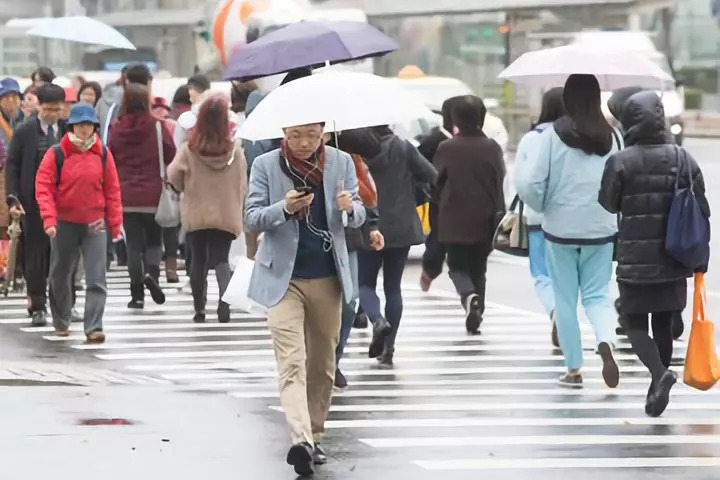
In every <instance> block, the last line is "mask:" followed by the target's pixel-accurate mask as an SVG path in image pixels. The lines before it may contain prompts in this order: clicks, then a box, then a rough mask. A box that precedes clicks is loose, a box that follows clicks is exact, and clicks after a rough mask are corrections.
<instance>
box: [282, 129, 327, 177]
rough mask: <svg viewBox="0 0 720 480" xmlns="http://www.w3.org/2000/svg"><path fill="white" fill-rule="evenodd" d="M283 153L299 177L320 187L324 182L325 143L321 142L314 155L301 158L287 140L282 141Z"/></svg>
mask: <svg viewBox="0 0 720 480" xmlns="http://www.w3.org/2000/svg"><path fill="white" fill-rule="evenodd" d="M282 153H283V155H284V156H285V158H286V159H287V161H288V163H289V164H290V169H291V170H292V172H293V173H294V174H295V175H297V176H298V177H300V178H302V179H303V180H305V183H306V184H307V185H308V186H310V187H313V188H315V187H319V186H321V185H322V184H323V169H324V168H325V144H324V143H321V144H320V147H318V149H317V150H316V151H315V153H314V154H313V156H312V157H310V158H308V159H307V160H301V159H299V158H297V157H295V156H294V155H293V153H292V152H291V151H290V149H289V148H288V144H287V141H285V140H283V142H282Z"/></svg>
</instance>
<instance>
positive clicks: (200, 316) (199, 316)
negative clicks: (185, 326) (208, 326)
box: [193, 311, 205, 323]
mask: <svg viewBox="0 0 720 480" xmlns="http://www.w3.org/2000/svg"><path fill="white" fill-rule="evenodd" d="M193 322H195V323H205V312H204V311H202V312H195V316H193Z"/></svg>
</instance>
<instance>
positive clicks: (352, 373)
mask: <svg viewBox="0 0 720 480" xmlns="http://www.w3.org/2000/svg"><path fill="white" fill-rule="evenodd" d="M126 369H128V370H133V371H146V372H151V371H155V372H156V373H158V374H160V375H161V376H162V377H163V378H165V379H167V380H191V379H203V380H209V379H215V380H217V379H257V378H277V372H276V371H275V369H274V368H266V369H265V370H262V369H259V370H258V371H253V372H237V371H235V372H232V371H229V372H214V371H213V370H218V369H219V367H216V364H207V363H186V364H182V365H178V366H173V365H167V364H165V365H127V366H126ZM565 371H567V370H566V368H565V367H564V366H561V365H553V366H546V367H538V366H527V367H500V366H497V367H453V368H412V369H410V368H395V369H393V370H385V369H379V368H365V369H347V368H343V370H342V372H343V374H344V375H345V376H346V377H351V378H352V377H392V378H395V377H410V376H417V377H421V376H442V375H452V376H455V375H492V374H512V375H523V374H534V373H542V374H558V373H564V372H565ZM601 371H602V367H601V366H597V367H596V366H593V365H589V366H585V367H583V372H585V373H600V372H601ZM163 372H184V373H163ZM620 372H621V373H622V374H634V373H641V374H644V376H645V378H646V382H649V380H647V369H646V368H645V367H642V366H638V365H629V366H621V367H620Z"/></svg>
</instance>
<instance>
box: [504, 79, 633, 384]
mask: <svg viewBox="0 0 720 480" xmlns="http://www.w3.org/2000/svg"><path fill="white" fill-rule="evenodd" d="M563 103H564V105H565V110H566V111H567V115H566V116H563V117H561V118H559V119H557V120H556V121H555V122H553V125H552V128H547V129H546V130H545V131H544V132H543V133H542V134H540V137H539V139H538V141H537V153H536V155H535V158H534V160H533V161H532V162H529V163H530V164H529V165H528V168H527V170H526V171H524V172H522V171H518V178H517V179H516V184H517V187H518V194H519V195H520V198H521V199H522V200H523V201H525V202H526V203H527V204H528V205H529V206H530V207H531V208H532V209H534V210H536V211H538V212H540V213H542V214H543V215H544V217H543V221H542V229H543V232H544V234H545V239H546V240H547V246H546V253H547V260H548V267H549V270H550V277H551V279H552V284H553V290H554V292H555V312H556V315H555V317H556V318H555V321H556V324H557V329H558V337H559V341H560V342H559V343H560V348H561V349H562V352H563V355H564V357H565V365H566V367H567V373H566V374H565V375H563V376H562V377H560V379H559V383H560V385H561V386H564V387H570V388H580V387H582V374H581V372H580V369H581V367H582V365H583V349H582V342H581V337H580V325H579V323H578V316H577V302H578V295H580V296H581V299H582V304H583V306H584V308H585V312H586V314H587V316H588V318H589V320H590V323H591V324H592V326H593V329H594V331H595V338H596V340H597V349H598V352H599V354H600V357H601V359H602V363H603V368H602V374H603V378H604V380H605V383H606V384H607V386H608V387H610V388H615V387H617V385H618V383H619V381H620V372H619V369H618V366H617V363H616V362H615V359H614V357H613V345H614V343H615V322H616V314H615V311H614V308H613V305H612V299H611V298H610V280H611V278H612V258H613V244H614V240H615V236H616V234H617V219H616V218H615V215H613V214H611V213H609V212H607V211H606V210H605V209H603V208H602V206H600V204H599V203H598V191H599V189H600V180H601V178H602V174H603V169H604V167H605V162H606V161H607V159H608V157H609V156H610V155H611V154H613V153H615V152H618V151H619V150H621V149H622V142H621V140H620V138H619V135H617V132H615V131H614V130H613V129H612V128H611V127H610V125H609V124H608V122H607V120H605V116H604V115H603V112H602V108H601V106H600V85H599V84H598V81H597V79H596V78H595V77H594V76H592V75H571V76H570V77H569V78H568V80H567V82H566V84H565V89H564V92H563Z"/></svg>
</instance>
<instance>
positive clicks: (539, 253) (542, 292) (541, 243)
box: [528, 230, 555, 315]
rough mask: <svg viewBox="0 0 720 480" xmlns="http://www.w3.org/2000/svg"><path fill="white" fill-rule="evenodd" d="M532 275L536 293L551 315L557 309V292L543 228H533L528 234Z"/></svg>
mask: <svg viewBox="0 0 720 480" xmlns="http://www.w3.org/2000/svg"><path fill="white" fill-rule="evenodd" d="M528 240H529V257H530V258H529V260H530V276H531V277H532V279H533V286H534V287H535V294H536V295H537V296H538V298H539V299H540V303H542V305H543V308H544V309H545V312H546V313H547V314H548V315H551V314H552V312H553V310H555V292H553V284H552V279H551V278H550V272H549V271H548V265H547V260H546V258H545V234H544V233H543V231H542V230H532V231H531V232H530V233H529V234H528Z"/></svg>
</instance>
